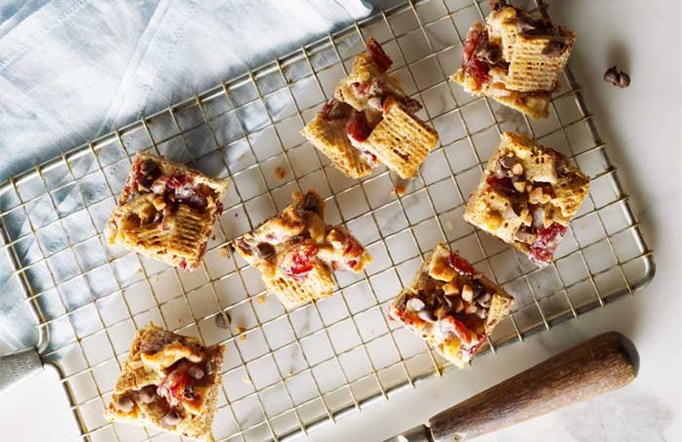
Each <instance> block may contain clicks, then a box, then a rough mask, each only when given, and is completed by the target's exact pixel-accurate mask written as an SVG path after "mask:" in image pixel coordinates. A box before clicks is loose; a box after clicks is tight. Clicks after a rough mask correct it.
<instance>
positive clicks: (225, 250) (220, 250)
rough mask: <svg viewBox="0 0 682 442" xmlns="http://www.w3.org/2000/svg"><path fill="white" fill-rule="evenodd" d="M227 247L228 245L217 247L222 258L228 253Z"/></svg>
mask: <svg viewBox="0 0 682 442" xmlns="http://www.w3.org/2000/svg"><path fill="white" fill-rule="evenodd" d="M227 247H228V246H223V247H221V248H219V249H218V253H220V256H222V257H223V258H227V257H228V256H229V255H230V253H229V251H228V250H227Z"/></svg>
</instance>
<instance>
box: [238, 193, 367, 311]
mask: <svg viewBox="0 0 682 442" xmlns="http://www.w3.org/2000/svg"><path fill="white" fill-rule="evenodd" d="M292 199H293V202H292V203H291V205H290V206H288V207H286V208H285V209H284V210H282V211H281V212H280V213H279V214H277V216H274V217H272V218H270V219H268V220H266V221H265V222H264V223H263V224H261V225H260V226H258V227H257V228H256V229H254V230H253V231H252V232H249V233H247V234H245V235H243V236H241V237H239V238H237V239H235V240H234V241H232V242H231V243H230V244H231V247H232V248H233V249H234V250H235V251H236V252H237V253H239V255H240V256H241V257H242V258H244V259H245V260H246V262H248V263H249V264H250V265H252V266H253V267H255V268H257V269H258V270H260V272H261V276H262V278H263V282H265V286H266V288H267V289H268V291H269V292H271V293H274V294H275V295H277V297H278V298H279V300H280V301H281V302H282V304H284V306H285V307H286V308H288V309H292V308H295V307H297V306H299V305H302V304H305V303H307V302H310V301H312V300H315V299H320V298H325V297H329V296H331V295H332V292H333V291H334V280H333V278H332V271H333V270H350V271H352V272H360V271H362V270H363V269H364V268H365V266H366V265H367V264H369V263H370V262H371V260H372V257H371V256H370V255H369V253H367V251H366V250H365V248H364V247H363V246H362V244H360V242H359V241H358V240H357V239H356V238H355V237H354V236H353V235H351V234H350V232H348V231H347V230H346V229H345V228H344V227H343V226H330V225H327V224H326V223H325V221H324V201H323V200H322V198H320V196H319V195H318V194H317V192H315V191H313V190H311V191H308V192H307V193H305V194H301V193H299V192H295V193H294V194H293V196H292Z"/></svg>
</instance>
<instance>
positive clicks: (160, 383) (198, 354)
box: [105, 323, 225, 441]
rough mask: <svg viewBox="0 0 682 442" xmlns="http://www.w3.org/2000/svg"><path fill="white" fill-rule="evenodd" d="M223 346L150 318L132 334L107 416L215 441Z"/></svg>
mask: <svg viewBox="0 0 682 442" xmlns="http://www.w3.org/2000/svg"><path fill="white" fill-rule="evenodd" d="M224 350H225V348H224V347H223V346H222V345H213V346H209V347H205V346H203V345H201V343H200V342H199V341H197V340H196V339H193V338H189V337H186V336H181V335H177V334H175V333H171V332H169V331H166V330H164V329H162V328H159V327H157V326H155V325H154V324H153V323H150V324H149V325H148V326H147V327H145V328H143V329H141V330H138V331H137V334H136V335H135V338H134V339H133V344H132V347H131V349H130V353H129V354H128V359H126V361H125V363H124V364H123V370H122V371H121V375H120V376H119V378H118V380H117V381H116V386H115V387H114V392H113V395H112V397H111V401H110V402H109V405H108V407H107V409H106V410H105V417H106V418H107V419H109V420H110V421H117V422H128V423H134V424H138V425H145V426H152V427H155V428H158V429H160V430H162V431H167V432H169V433H173V434H177V435H179V436H185V437H189V438H192V439H196V440H199V441H212V440H213V435H212V434H211V423H212V422H213V416H214V415H215V411H216V401H217V399H218V391H219V389H220V384H221V382H222V376H221V369H222V364H223V352H224Z"/></svg>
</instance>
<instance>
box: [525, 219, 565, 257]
mask: <svg viewBox="0 0 682 442" xmlns="http://www.w3.org/2000/svg"><path fill="white" fill-rule="evenodd" d="M567 230H568V229H567V228H566V226H562V225H561V224H557V223H553V224H552V225H550V226H549V227H545V228H543V229H541V230H540V231H539V232H538V234H537V237H536V240H535V242H534V243H533V244H531V246H530V252H529V257H530V260H531V261H532V262H533V263H534V264H536V265H539V266H544V265H547V264H548V263H549V262H550V261H551V260H552V256H553V255H554V252H555V251H556V249H557V247H558V246H559V243H560V242H561V240H562V239H563V237H564V236H565V235H566V231H567Z"/></svg>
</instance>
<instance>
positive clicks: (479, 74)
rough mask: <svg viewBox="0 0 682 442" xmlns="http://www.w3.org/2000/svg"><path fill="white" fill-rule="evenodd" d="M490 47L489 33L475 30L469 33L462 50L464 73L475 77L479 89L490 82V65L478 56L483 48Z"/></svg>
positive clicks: (478, 29)
mask: <svg viewBox="0 0 682 442" xmlns="http://www.w3.org/2000/svg"><path fill="white" fill-rule="evenodd" d="M487 46H488V32H487V31H485V30H483V29H480V28H474V29H472V30H471V31H469V34H468V35H467V39H466V40H465V42H464V47H463V48H462V68H464V71H465V72H466V73H467V74H469V75H471V76H472V77H474V79H475V80H476V83H477V85H478V87H480V86H481V85H482V84H483V83H486V82H488V81H489V80H490V75H488V71H490V65H489V64H488V62H486V61H485V60H484V59H482V58H481V57H479V56H478V55H477V54H478V52H479V50H481V49H482V48H486V47H487Z"/></svg>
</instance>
